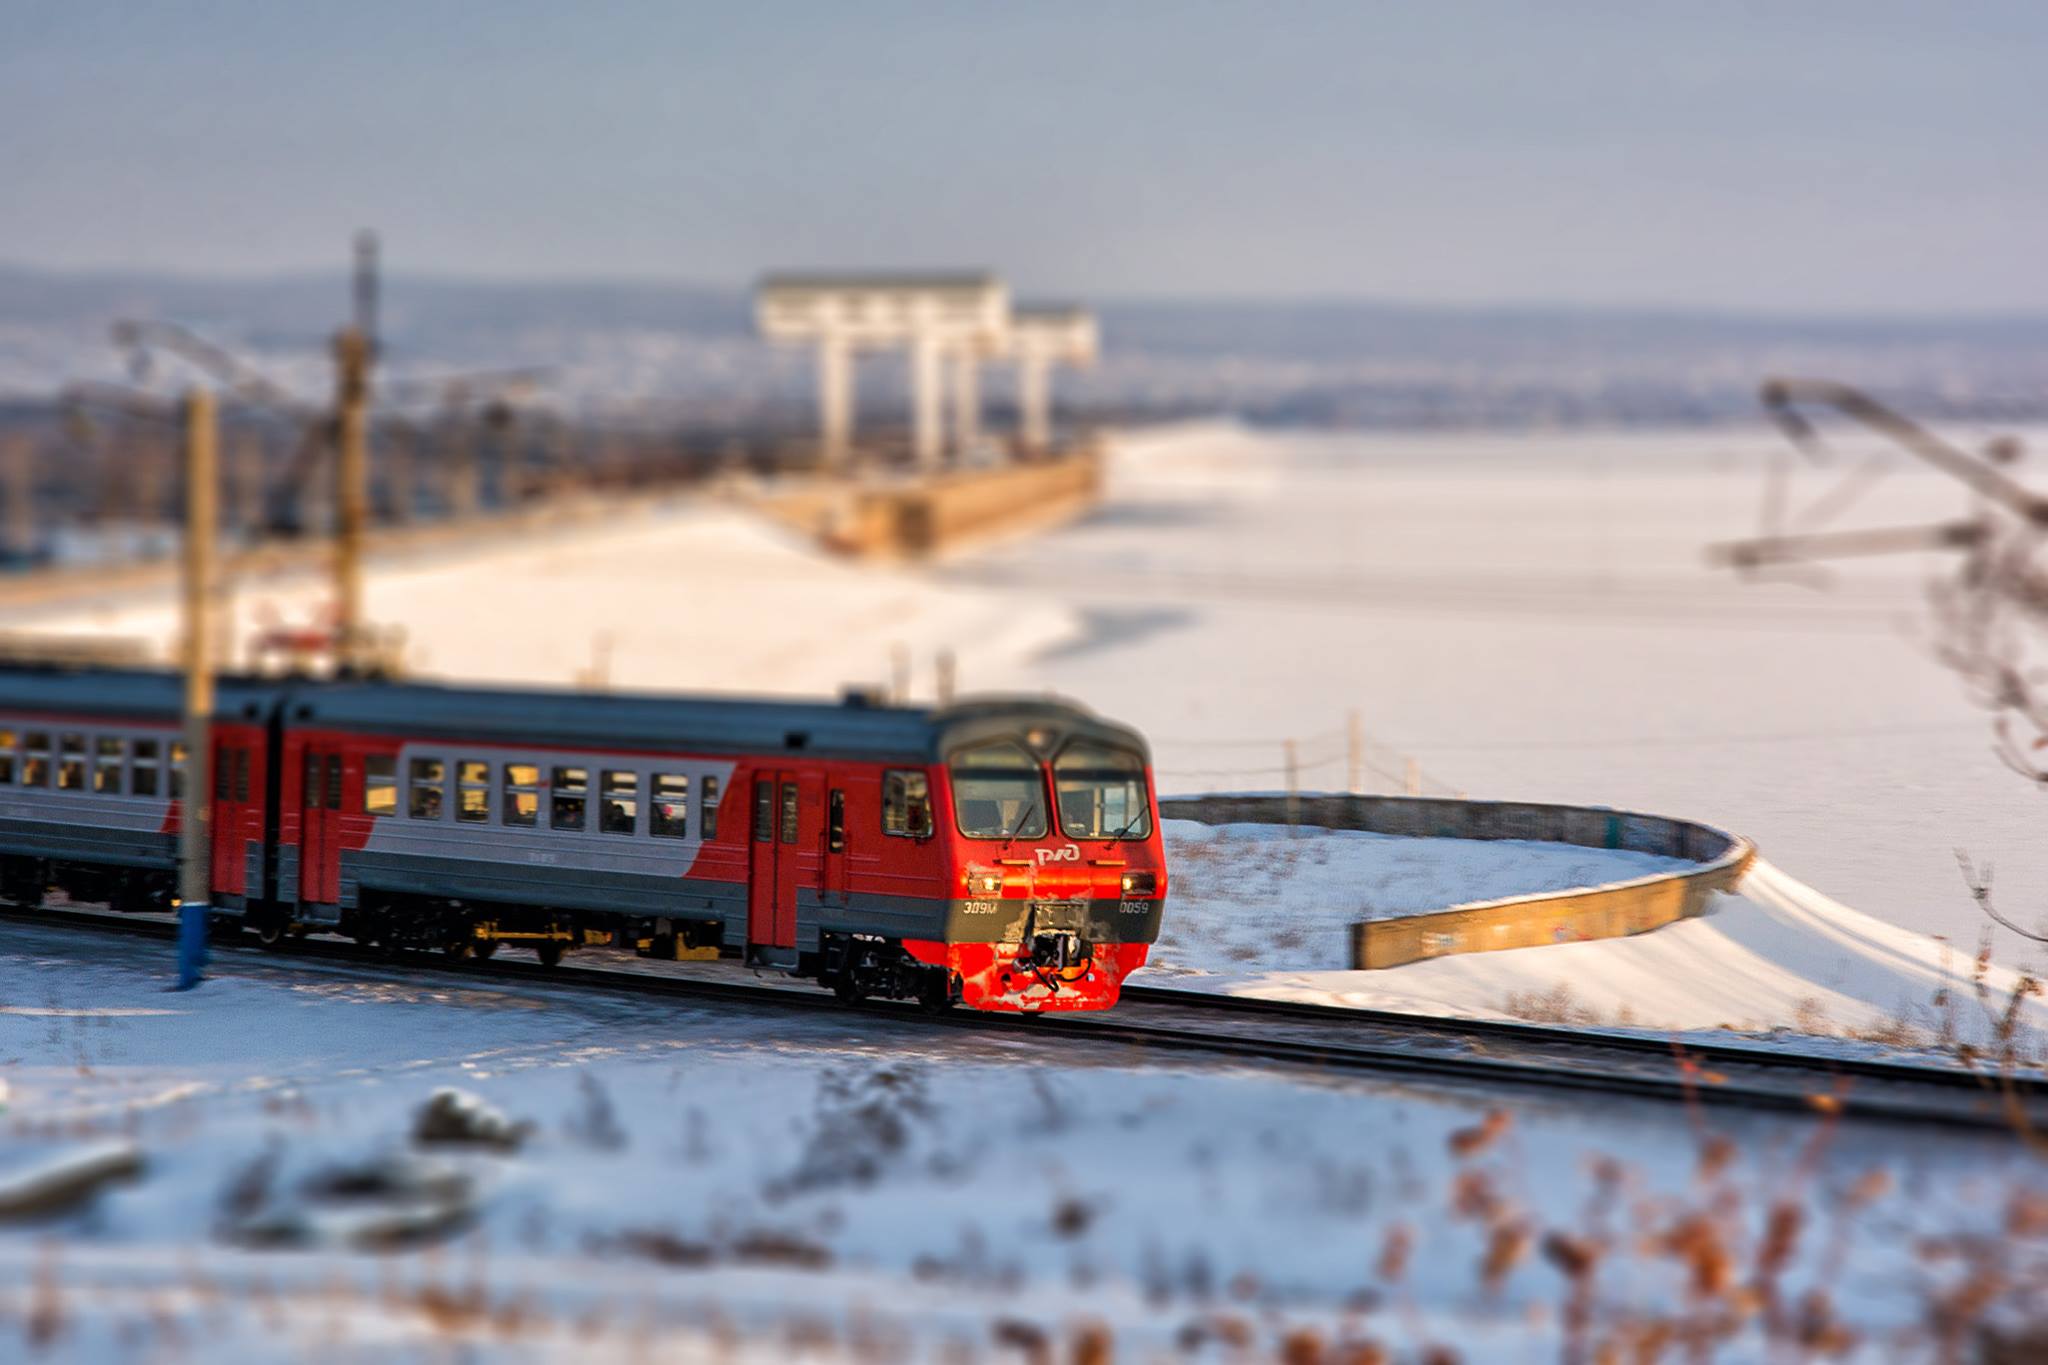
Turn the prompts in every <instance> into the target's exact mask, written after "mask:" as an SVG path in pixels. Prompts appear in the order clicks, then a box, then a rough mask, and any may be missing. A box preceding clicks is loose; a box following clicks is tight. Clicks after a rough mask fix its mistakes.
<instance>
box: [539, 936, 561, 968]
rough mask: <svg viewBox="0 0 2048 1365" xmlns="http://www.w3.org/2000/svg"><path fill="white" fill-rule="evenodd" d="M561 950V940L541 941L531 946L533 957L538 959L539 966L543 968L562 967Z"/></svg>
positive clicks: (548, 939) (549, 939)
mask: <svg viewBox="0 0 2048 1365" xmlns="http://www.w3.org/2000/svg"><path fill="white" fill-rule="evenodd" d="M562 949H563V943H562V940H560V939H558V938H547V939H542V940H541V941H540V942H539V943H536V944H534V945H533V955H534V956H535V957H537V958H539V959H540V965H541V966H543V967H559V966H561V965H562Z"/></svg>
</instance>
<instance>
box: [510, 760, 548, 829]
mask: <svg viewBox="0 0 2048 1365" xmlns="http://www.w3.org/2000/svg"><path fill="white" fill-rule="evenodd" d="M503 811H504V813H503V815H502V817H501V818H502V819H503V820H504V822H505V823H506V824H508V825H519V826H522V827H524V828H526V829H532V828H533V827H534V826H535V825H536V824H538V823H539V821H540V766H539V765H538V764H535V763H507V764H506V765H505V804H504V808H503Z"/></svg>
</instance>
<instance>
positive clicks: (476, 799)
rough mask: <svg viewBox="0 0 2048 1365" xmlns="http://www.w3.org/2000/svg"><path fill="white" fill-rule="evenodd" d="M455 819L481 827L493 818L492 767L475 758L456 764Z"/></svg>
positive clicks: (462, 760)
mask: <svg viewBox="0 0 2048 1365" xmlns="http://www.w3.org/2000/svg"><path fill="white" fill-rule="evenodd" d="M455 818H456V819H457V820H460V821H462V822H463V823H464V824H466V825H480V824H482V823H483V822H484V821H486V820H488V819H490V818H491V765H490V764H488V763H484V762H481V761H479V760H477V759H474V758H463V759H457V760H456V763H455Z"/></svg>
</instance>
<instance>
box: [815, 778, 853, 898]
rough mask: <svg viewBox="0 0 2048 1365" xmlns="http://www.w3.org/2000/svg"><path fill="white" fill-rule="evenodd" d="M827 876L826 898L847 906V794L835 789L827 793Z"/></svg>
mask: <svg viewBox="0 0 2048 1365" xmlns="http://www.w3.org/2000/svg"><path fill="white" fill-rule="evenodd" d="M824 840H825V875H824V878H823V885H822V886H821V888H820V889H821V890H822V891H823V892H824V893H825V895H826V897H827V898H829V899H831V900H834V901H837V902H838V903H839V904H840V905H845V904H846V899H847V896H846V792H845V791H844V790H843V789H841V788H839V787H834V788H832V789H831V790H830V791H828V792H826V793H825V829H824Z"/></svg>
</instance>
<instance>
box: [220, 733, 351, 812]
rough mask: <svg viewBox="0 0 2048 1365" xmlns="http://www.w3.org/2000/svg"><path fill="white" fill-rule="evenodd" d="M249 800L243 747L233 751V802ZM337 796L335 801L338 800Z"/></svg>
mask: <svg viewBox="0 0 2048 1365" xmlns="http://www.w3.org/2000/svg"><path fill="white" fill-rule="evenodd" d="M248 799H249V750H248V748H247V747H246V746H245V747H243V748H240V749H237V750H235V800H237V801H247V800H248ZM340 799H341V798H340V797H339V796H337V797H336V798H335V800H337V801H338V800H340Z"/></svg>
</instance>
